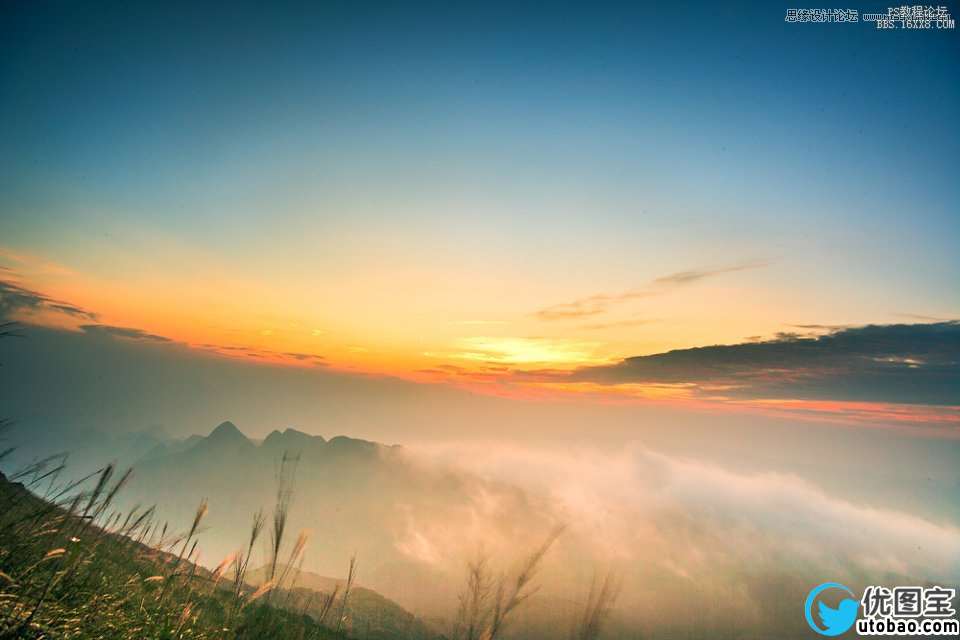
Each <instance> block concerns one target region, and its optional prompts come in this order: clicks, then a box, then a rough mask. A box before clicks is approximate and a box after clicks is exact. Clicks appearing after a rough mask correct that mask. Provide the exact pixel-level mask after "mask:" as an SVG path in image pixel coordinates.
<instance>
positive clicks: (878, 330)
mask: <svg viewBox="0 0 960 640" xmlns="http://www.w3.org/2000/svg"><path fill="white" fill-rule="evenodd" d="M569 379H570V380H573V381H578V382H595V383H599V384H609V385H616V384H625V383H641V384H642V383H649V384H681V383H693V384H696V385H697V386H698V387H699V388H700V389H701V392H703V393H706V394H709V393H713V394H720V395H730V396H736V397H748V398H776V399H822V400H848V401H873V402H891V403H909V404H932V405H947V406H951V405H960V323H958V322H957V321H950V322H939V323H929V324H899V325H868V326H863V327H855V328H844V329H836V330H833V331H832V332H830V333H828V334H825V335H821V336H816V337H810V336H800V335H797V334H780V335H779V336H778V337H777V338H776V339H774V340H768V341H764V342H748V343H741V344H734V345H718V346H709V347H699V348H694V349H679V350H676V351H669V352H666V353H659V354H655V355H649V356H637V357H633V358H627V359H625V360H623V361H621V362H619V363H617V364H614V365H606V366H599V367H584V368H581V369H578V370H577V371H575V372H574V373H573V374H571V375H570V376H569Z"/></svg>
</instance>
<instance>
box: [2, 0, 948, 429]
mask: <svg viewBox="0 0 960 640" xmlns="http://www.w3.org/2000/svg"><path fill="white" fill-rule="evenodd" d="M787 8H789V7H788V6H787V5H782V6H781V5H779V4H778V3H753V4H752V5H747V4H743V5H737V4H733V3H730V4H725V6H718V5H717V4H716V3H704V4H697V3H689V4H688V3H682V4H681V3H659V4H656V5H645V4H643V3H633V4H617V3H614V4H607V5H590V7H587V6H586V5H568V6H567V5H561V6H556V7H554V8H552V9H551V10H549V11H546V10H544V8H543V6H542V5H541V6H537V5H535V4H517V3H509V4H498V3H485V4H484V5H483V6H479V5H478V6H469V5H461V6H450V5H449V4H415V5H411V4H403V5H399V4H398V5H378V4H374V3H369V4H366V5H362V6H356V5H355V4H354V3H323V4H320V3H302V4H298V3H271V6H269V7H267V6H262V5H259V6H258V5H255V4H252V3H242V2H241V3H231V4H230V5H229V6H219V7H216V6H198V5H197V4H196V3H172V4H171V3H162V4H149V3H139V4H135V5H131V4H130V3H116V4H111V3H100V4H98V6H96V7H94V6H90V5H88V4H82V3H70V2H45V3H27V2H11V3H5V4H4V7H3V8H2V9H0V11H2V19H0V141H2V142H0V145H2V150H3V153H2V154H0V193H3V194H4V196H3V198H2V199H0V268H2V269H3V271H0V276H2V278H0V280H2V285H0V296H2V297H0V311H2V312H3V317H4V318H7V319H12V320H16V321H19V322H20V323H22V324H24V325H26V326H27V327H46V330H49V329H56V330H57V331H60V332H66V333H68V334H70V336H71V337H73V338H85V339H90V340H94V339H97V340H103V339H110V340H114V341H117V342H121V343H133V342H137V343H141V344H142V343H148V344H150V345H154V346H157V345H159V346H160V347H166V348H176V349H186V350H187V352H189V353H192V354H194V355H195V356H196V357H197V358H199V359H203V358H206V357H207V356H208V355H209V354H215V355H218V356H222V357H224V358H228V359H230V360H231V361H235V362H236V364H237V366H240V365H243V366H247V365H248V364H249V363H250V362H266V363H267V364H268V365H269V366H270V367H274V366H275V365H282V366H287V367H292V368H311V369H317V368H322V369H324V370H325V371H329V372H331V375H332V373H342V374H344V375H348V374H350V375H353V374H362V375H374V376H388V377H389V378H390V379H394V378H399V379H403V380H407V381H414V382H420V383H436V384H439V385H450V386H455V387H460V388H463V389H467V390H470V391H472V392H480V393H482V394H488V395H501V396H509V397H513V398H518V399H521V400H530V399H546V400H548V401H561V402H574V403H588V404H589V403H610V402H613V403H619V402H631V403H641V404H643V403H646V404H659V403H667V404H670V405H672V406H673V405H675V406H680V407H685V408H687V409H693V410H704V408H706V409H710V410H717V409H719V408H722V409H723V410H724V411H731V410H732V411H761V412H765V413H766V414H768V415H790V416H792V417H795V418H796V417H799V418H802V419H812V420H832V421H837V422H841V423H849V422H855V423H862V424H867V425H882V426H894V427H896V426H898V425H904V424H906V425H909V426H911V427H917V428H918V432H922V433H936V434H937V435H949V436H951V437H954V436H956V435H957V434H958V427H960V411H958V407H960V398H958V397H957V393H956V389H957V388H958V383H960V365H958V362H960V326H958V325H957V324H956V322H955V320H956V319H957V318H960V288H958V287H957V286H956V285H957V282H958V281H960V260H958V258H957V252H956V246H957V245H958V240H960V215H958V214H960V211H958V207H960V182H958V181H957V180H956V166H957V160H958V158H960V131H958V129H957V127H956V126H954V123H953V118H954V117H955V115H956V114H957V113H960V82H958V80H960V77H958V75H960V65H958V62H960V60H958V53H960V41H958V38H957V34H956V31H893V32H890V31H878V30H875V29H873V28H872V25H867V24H863V23H858V24H788V23H785V22H784V15H785V12H786V9H787ZM878 9H879V10H881V11H884V10H885V8H882V7H880V6H879V5H877V6H876V7H873V6H867V5H863V6H861V11H862V12H866V11H868V10H878ZM951 10H952V11H953V12H954V13H955V14H956V12H957V9H956V7H953V6H951ZM35 335H38V336H39V335H41V334H40V333H37V334H35ZM42 335H48V334H46V333H43V334H42ZM717 345H724V347H723V348H720V347H717ZM698 348H707V349H705V350H704V349H698ZM178 353H179V352H178ZM144 366H145V365H144ZM265 366H267V365H265ZM271 370H272V369H271Z"/></svg>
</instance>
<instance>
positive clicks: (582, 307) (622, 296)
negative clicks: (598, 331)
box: [534, 261, 769, 320]
mask: <svg viewBox="0 0 960 640" xmlns="http://www.w3.org/2000/svg"><path fill="white" fill-rule="evenodd" d="M768 264H769V263H767V262H759V261H755V262H744V263H740V264H736V265H731V266H727V267H720V268H717V269H697V270H692V271H678V272H676V273H670V274H667V275H665V276H661V277H659V278H656V279H655V280H653V282H651V283H650V284H649V285H647V286H646V287H643V288H638V289H631V290H629V291H624V292H621V293H613V294H608V293H598V294H595V295H592V296H586V297H584V298H578V299H576V300H573V301H572V302H563V303H560V304H555V305H551V306H549V307H544V308H543V309H540V310H539V311H537V312H536V313H535V314H534V315H535V316H536V317H537V318H539V319H540V320H570V319H576V318H586V317H589V316H596V315H600V314H602V313H606V312H607V311H608V310H609V309H610V308H611V307H613V306H616V305H619V304H622V303H624V302H629V301H631V300H638V299H641V298H650V297H653V296H657V295H660V294H663V293H666V292H667V291H669V290H671V289H674V288H676V287H680V286H683V285H687V284H692V283H694V282H698V281H700V280H705V279H707V278H712V277H714V276H718V275H721V274H724V273H733V272H735V271H746V270H747V269H758V268H760V267H765V266H767V265H768Z"/></svg>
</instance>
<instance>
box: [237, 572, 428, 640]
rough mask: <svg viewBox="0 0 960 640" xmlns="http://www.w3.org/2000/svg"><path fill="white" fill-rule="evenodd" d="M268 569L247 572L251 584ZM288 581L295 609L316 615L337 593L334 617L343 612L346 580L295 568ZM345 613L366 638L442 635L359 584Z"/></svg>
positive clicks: (424, 638)
mask: <svg viewBox="0 0 960 640" xmlns="http://www.w3.org/2000/svg"><path fill="white" fill-rule="evenodd" d="M278 570H279V571H282V570H283V567H282V566H281V567H279V568H278ZM268 571H269V570H268V568H267V567H260V568H258V569H255V570H253V571H250V572H249V573H248V574H247V583H248V584H249V585H251V587H258V586H260V585H261V584H263V583H264V582H265V580H266V577H267V575H268ZM287 581H288V582H289V584H290V590H292V591H293V592H294V594H295V596H296V597H295V598H294V599H293V600H291V602H290V606H291V608H292V609H295V610H298V611H305V612H306V613H307V614H308V615H313V616H315V617H316V616H317V614H318V612H319V611H321V610H322V607H323V604H324V602H325V599H326V598H327V597H329V596H330V595H331V594H334V593H335V594H337V595H336V597H335V600H334V605H333V606H332V607H331V608H332V611H331V615H330V618H331V619H336V615H339V611H340V607H341V605H342V604H343V592H344V589H345V587H346V580H344V579H341V578H329V577H326V576H321V575H319V574H316V573H312V572H310V571H302V570H297V569H292V570H291V574H290V577H288V578H287ZM278 601H280V600H278ZM345 614H346V618H347V621H346V627H347V628H349V629H350V630H351V631H352V634H353V635H355V636H357V637H360V638H364V640H366V639H367V638H369V639H370V640H377V639H381V638H395V637H403V638H410V639H411V640H414V639H416V640H430V639H433V638H437V637H438V636H437V635H436V634H435V633H433V632H432V631H431V630H430V629H429V628H428V626H427V625H426V624H425V623H424V622H423V621H422V620H420V619H419V618H417V617H416V616H414V615H413V614H412V613H410V612H409V611H407V610H406V609H404V608H403V607H401V606H400V605H399V604H397V603H396V602H394V601H392V600H390V599H388V598H385V597H383V596H382V595H380V594H379V593H377V592H376V591H373V590H372V589H367V588H365V587H360V586H357V585H354V586H353V587H351V589H350V594H349V597H348V599H347V607H346V610H345Z"/></svg>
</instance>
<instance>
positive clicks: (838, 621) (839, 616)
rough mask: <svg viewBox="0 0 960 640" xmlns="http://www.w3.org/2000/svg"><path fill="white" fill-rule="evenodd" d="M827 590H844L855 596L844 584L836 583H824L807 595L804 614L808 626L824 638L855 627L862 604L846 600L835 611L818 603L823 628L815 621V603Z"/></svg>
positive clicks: (853, 600)
mask: <svg viewBox="0 0 960 640" xmlns="http://www.w3.org/2000/svg"><path fill="white" fill-rule="evenodd" d="M827 589H842V590H843V591H846V592H847V593H849V594H850V595H851V596H852V595H853V591H850V589H848V588H847V587H845V586H843V585H842V584H837V583H836V582H824V583H823V584H821V585H820V586H818V587H815V588H814V589H813V590H811V591H810V593H809V594H808V595H807V599H806V601H805V602H804V605H803V606H804V613H805V614H806V617H807V624H809V625H810V628H811V629H813V630H814V631H816V632H817V633H819V634H820V635H822V636H838V635H840V634H841V633H844V632H845V631H847V630H848V629H849V628H850V627H852V626H853V623H854V622H856V620H857V611H858V610H859V609H860V603H859V602H857V601H856V600H855V599H853V598H844V599H843V600H841V601H840V604H839V605H837V608H836V609H834V608H833V607H829V606H827V605H825V604H824V603H823V602H817V613H818V617H819V618H820V622H821V623H822V624H823V626H822V627H821V626H820V625H819V624H817V623H816V622H815V621H814V619H813V603H814V602H816V600H817V596H819V595H820V594H821V593H823V592H824V591H826V590H827Z"/></svg>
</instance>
